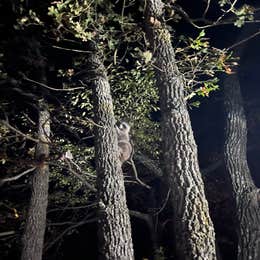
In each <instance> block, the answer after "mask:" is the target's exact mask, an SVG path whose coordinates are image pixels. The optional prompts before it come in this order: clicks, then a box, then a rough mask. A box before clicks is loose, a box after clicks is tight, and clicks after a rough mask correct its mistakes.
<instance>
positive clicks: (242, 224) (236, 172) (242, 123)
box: [224, 74, 260, 260]
mask: <svg viewBox="0 0 260 260" xmlns="http://www.w3.org/2000/svg"><path fill="white" fill-rule="evenodd" d="M224 93H225V113H226V130H225V133H226V137H225V144H224V156H225V157H224V158H225V166H226V169H227V172H228V174H229V177H230V181H231V187H232V191H233V197H234V200H235V204H236V220H237V234H238V259H239V260H247V259H252V260H256V259H260V208H259V202H260V196H259V195H260V193H259V190H258V189H257V188H256V187H255V185H254V182H253V180H252V178H251V174H250V170H249V168H248V164H247V124H246V117H245V112H244V108H243V101H242V96H241V92H240V84H239V79H238V76H237V74H234V75H231V76H228V77H226V80H225V82H224Z"/></svg>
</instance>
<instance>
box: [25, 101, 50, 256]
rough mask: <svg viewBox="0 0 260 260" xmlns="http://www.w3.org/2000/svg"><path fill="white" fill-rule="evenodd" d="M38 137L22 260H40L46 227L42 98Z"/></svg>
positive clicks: (46, 125) (46, 130) (46, 131)
mask: <svg viewBox="0 0 260 260" xmlns="http://www.w3.org/2000/svg"><path fill="white" fill-rule="evenodd" d="M38 129H39V130H38V139H39V140H40V142H39V143H38V144H37V145H36V151H35V160H36V163H37V169H36V170H35V172H34V175H33V177H32V194H31V200H30V205H29V210H28V216H27V219H26V224H25V229H24V234H23V247H22V257H21V259H22V260H41V259H42V251H43V242H44V233H45V227H46V210H47V204H48V187H49V183H48V182H49V165H48V163H47V161H46V160H47V159H48V157H49V145H48V142H49V137H50V114H49V112H48V108H47V105H46V103H45V102H44V100H43V99H42V100H40V101H39V123H38Z"/></svg>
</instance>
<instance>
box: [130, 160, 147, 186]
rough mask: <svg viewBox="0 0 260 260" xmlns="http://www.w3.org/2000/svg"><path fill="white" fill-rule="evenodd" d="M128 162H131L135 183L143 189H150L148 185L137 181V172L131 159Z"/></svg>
mask: <svg viewBox="0 0 260 260" xmlns="http://www.w3.org/2000/svg"><path fill="white" fill-rule="evenodd" d="M129 161H130V162H131V165H132V168H133V172H134V176H135V179H136V181H137V182H138V183H139V184H141V185H142V186H144V187H145V188H147V189H151V187H150V186H149V185H147V184H145V183H144V182H142V181H141V180H140V179H139V177H138V173H137V170H136V167H135V163H134V161H133V159H132V158H131V159H130V160H129Z"/></svg>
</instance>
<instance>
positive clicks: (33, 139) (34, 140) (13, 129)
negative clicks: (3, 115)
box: [0, 120, 40, 143]
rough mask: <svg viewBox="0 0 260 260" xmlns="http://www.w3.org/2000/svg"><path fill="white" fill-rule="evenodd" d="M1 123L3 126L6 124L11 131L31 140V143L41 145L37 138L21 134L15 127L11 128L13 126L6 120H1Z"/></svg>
mask: <svg viewBox="0 0 260 260" xmlns="http://www.w3.org/2000/svg"><path fill="white" fill-rule="evenodd" d="M0 122H1V123H2V124H4V125H5V126H6V127H8V128H9V129H11V130H12V131H14V132H16V133H18V134H19V135H21V136H23V137H25V138H26V139H28V140H31V141H33V142H35V143H39V142H40V140H39V139H35V138H33V137H31V136H30V135H27V134H24V133H23V132H21V131H20V130H18V129H16V128H15V127H13V126H11V125H10V124H9V123H8V122H7V121H5V120H1V121H0Z"/></svg>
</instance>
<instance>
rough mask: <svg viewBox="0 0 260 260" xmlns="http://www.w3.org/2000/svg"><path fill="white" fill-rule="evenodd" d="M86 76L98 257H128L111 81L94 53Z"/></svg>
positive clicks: (129, 244) (130, 248)
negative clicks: (92, 128)
mask: <svg viewBox="0 0 260 260" xmlns="http://www.w3.org/2000/svg"><path fill="white" fill-rule="evenodd" d="M86 76H87V77H90V78H92V79H94V80H92V81H91V85H92V87H93V98H94V109H95V111H94V112H95V122H96V124H97V125H96V126H95V141H96V142H95V152H96V171H97V188H98V200H99V222H98V226H99V249H100V250H99V259H102V260H119V259H120V260H131V259H134V256H133V244H132V237H131V226H130V219H129V212H128V208H127V205H126V194H125V187H124V178H123V172H122V169H121V165H120V161H119V154H118V145H117V135H116V130H115V118H114V112H113V103H112V97H111V94H110V85H109V82H108V79H107V76H106V72H105V68H104V66H103V64H102V63H101V62H100V60H99V59H98V57H97V56H96V55H92V56H91V57H90V58H89V60H88V65H87V75H86Z"/></svg>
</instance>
